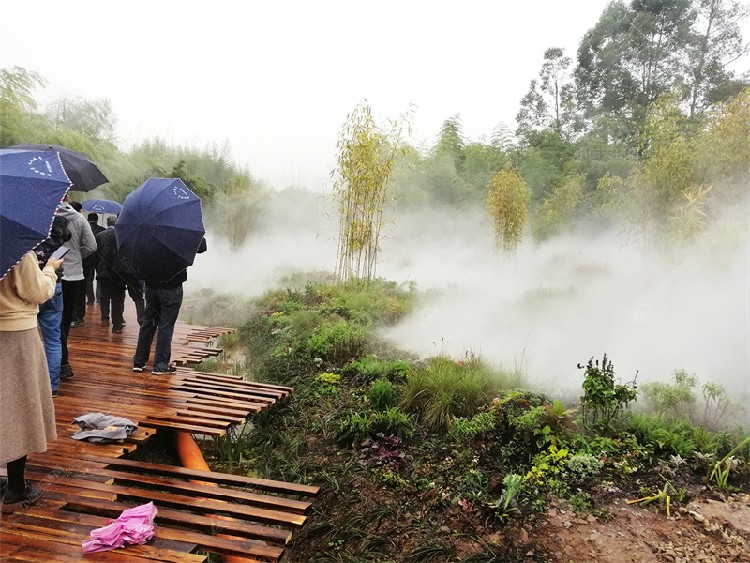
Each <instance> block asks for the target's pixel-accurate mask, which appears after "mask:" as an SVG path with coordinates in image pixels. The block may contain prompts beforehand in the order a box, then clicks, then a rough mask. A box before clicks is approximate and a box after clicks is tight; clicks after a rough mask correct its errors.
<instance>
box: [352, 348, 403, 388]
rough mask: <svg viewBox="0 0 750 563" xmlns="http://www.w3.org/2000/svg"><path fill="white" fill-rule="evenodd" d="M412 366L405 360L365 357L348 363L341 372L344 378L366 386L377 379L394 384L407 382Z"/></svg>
mask: <svg viewBox="0 0 750 563" xmlns="http://www.w3.org/2000/svg"><path fill="white" fill-rule="evenodd" d="M411 371H412V364H411V363H410V362H407V361H405V360H381V359H380V358H377V357H375V356H372V355H368V356H363V357H361V358H358V359H356V360H354V361H353V362H350V363H348V364H347V365H345V366H344V368H343V369H342V370H341V373H342V375H344V377H348V378H351V379H354V380H356V381H357V382H360V383H363V384H366V383H369V382H371V381H374V380H376V379H387V380H388V381H391V382H392V383H401V382H403V381H405V380H406V376H407V374H409V373H410V372H411Z"/></svg>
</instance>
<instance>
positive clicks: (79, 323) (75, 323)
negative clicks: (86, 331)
mask: <svg viewBox="0 0 750 563" xmlns="http://www.w3.org/2000/svg"><path fill="white" fill-rule="evenodd" d="M85 323H86V319H76V320H75V321H73V322H72V323H70V328H75V327H77V326H82V325H84V324H85Z"/></svg>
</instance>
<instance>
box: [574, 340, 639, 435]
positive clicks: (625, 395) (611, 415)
mask: <svg viewBox="0 0 750 563" xmlns="http://www.w3.org/2000/svg"><path fill="white" fill-rule="evenodd" d="M578 369H585V372H584V377H583V397H581V416H582V418H583V424H584V426H586V428H587V429H589V430H591V431H596V432H603V433H608V432H611V431H612V426H613V424H614V422H615V421H616V420H617V418H618V417H619V416H620V414H622V412H623V411H624V410H625V409H627V407H628V405H629V404H630V403H631V402H633V401H635V400H636V399H637V392H636V386H635V380H634V381H632V382H630V383H628V384H625V385H620V384H616V383H615V370H614V366H613V365H612V362H609V361H607V355H606V354H604V357H603V358H602V363H601V366H600V365H599V360H596V361H594V358H590V359H589V361H588V364H587V365H586V366H585V368H584V366H582V365H580V364H578Z"/></svg>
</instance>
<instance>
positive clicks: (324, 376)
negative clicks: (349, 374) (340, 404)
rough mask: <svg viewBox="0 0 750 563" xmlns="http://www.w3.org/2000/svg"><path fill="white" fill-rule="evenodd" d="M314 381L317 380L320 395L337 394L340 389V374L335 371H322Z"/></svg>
mask: <svg viewBox="0 0 750 563" xmlns="http://www.w3.org/2000/svg"><path fill="white" fill-rule="evenodd" d="M315 381H317V382H318V389H317V392H318V393H319V394H321V395H338V394H339V391H340V384H341V376H340V375H339V374H337V373H329V372H323V373H321V374H319V375H318V376H317V377H316V378H315Z"/></svg>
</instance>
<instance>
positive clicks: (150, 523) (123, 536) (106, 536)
mask: <svg viewBox="0 0 750 563" xmlns="http://www.w3.org/2000/svg"><path fill="white" fill-rule="evenodd" d="M155 517H156V507H155V506H154V503H153V502H149V503H147V504H142V505H141V506H136V507H134V508H128V509H127V510H123V511H122V514H120V516H119V517H118V518H117V519H116V520H108V521H107V525H106V526H104V527H103V528H97V529H96V530H91V534H90V535H91V539H89V540H84V541H83V543H82V544H81V545H82V546H83V552H84V553H96V552H97V551H107V550H108V549H115V548H117V547H122V546H124V545H131V544H143V543H146V542H147V541H148V540H150V539H151V538H153V537H154V534H155V532H154V518H155Z"/></svg>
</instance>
